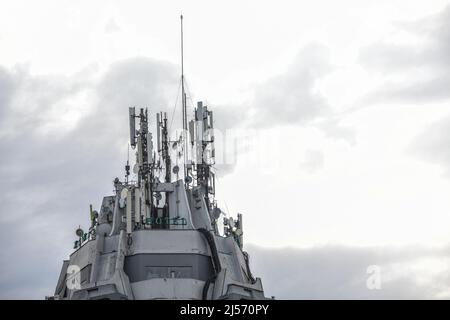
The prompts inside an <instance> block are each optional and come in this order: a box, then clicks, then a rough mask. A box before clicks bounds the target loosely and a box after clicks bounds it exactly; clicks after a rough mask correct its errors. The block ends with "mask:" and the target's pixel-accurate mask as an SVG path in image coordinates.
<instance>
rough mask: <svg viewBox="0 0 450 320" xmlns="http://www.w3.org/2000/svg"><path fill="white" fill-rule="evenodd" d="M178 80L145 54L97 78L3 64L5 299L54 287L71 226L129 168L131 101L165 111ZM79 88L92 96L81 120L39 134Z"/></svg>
mask: <svg viewBox="0 0 450 320" xmlns="http://www.w3.org/2000/svg"><path fill="white" fill-rule="evenodd" d="M81 79H83V80H84V81H81ZM174 79H175V81H174V83H175V84H176V76H175V72H174V69H173V68H172V66H171V65H169V64H165V63H160V62H158V61H154V60H151V59H145V58H134V59H127V60H123V61H120V62H118V63H116V64H113V65H112V66H111V67H110V68H109V70H108V71H107V72H106V73H104V74H103V75H101V76H100V77H99V80H93V79H92V78H90V77H89V76H88V75H87V74H84V75H83V76H81V75H79V74H78V75H74V76H72V77H59V76H39V77H37V76H33V75H32V74H30V73H29V72H27V70H24V69H22V70H19V71H17V70H13V71H8V70H4V69H2V70H0V85H1V88H0V92H1V93H2V94H1V102H2V104H1V113H2V118H1V124H2V129H1V131H0V154H1V155H2V159H1V162H0V173H1V175H2V184H1V185H0V202H1V203H2V207H1V209H0V212H1V213H0V226H1V229H2V230H1V231H2V232H1V233H0V234H1V236H0V237H1V241H2V243H3V245H2V250H1V252H0V265H1V268H2V269H1V271H2V272H1V274H0V286H1V287H2V289H3V290H2V292H1V293H0V297H3V298H23V297H26V298H43V294H44V292H46V293H47V294H51V293H52V290H53V286H54V284H55V281H56V280H57V277H58V274H59V268H60V265H61V263H62V259H63V258H65V257H66V256H67V254H68V252H69V251H70V248H71V245H72V243H73V242H72V241H73V239H74V236H73V230H74V228H76V227H77V226H78V224H79V223H82V225H83V223H87V221H88V219H87V217H88V205H89V203H92V204H94V206H98V205H100V201H101V199H102V197H103V196H104V195H107V194H111V193H112V180H113V179H114V176H113V174H119V175H121V174H122V172H123V164H124V161H125V160H126V144H127V139H128V120H127V117H126V116H124V115H127V113H128V107H129V106H132V105H135V106H142V107H144V106H149V107H150V110H151V111H154V110H155V109H156V108H157V109H156V110H159V109H161V108H162V109H164V106H167V105H168V100H169V99H168V97H167V95H166V94H168V93H169V92H172V90H173V91H175V92H176V87H175V88H173V87H171V84H172V82H173V80H174ZM79 94H89V95H90V97H89V99H87V100H85V101H83V102H84V103H86V104H87V105H86V106H84V107H83V108H82V110H84V111H83V112H82V115H81V119H80V120H79V122H78V123H77V125H76V126H75V128H71V129H69V128H66V129H64V128H62V129H58V130H53V131H50V132H47V133H45V132H44V133H42V132H41V129H42V128H43V126H45V125H47V124H48V122H51V119H52V117H54V115H55V114H56V115H57V116H58V117H60V116H63V115H64V113H65V112H70V111H71V110H70V105H66V101H68V100H72V99H74V98H75V96H78V95H79ZM56 120H57V119H56ZM120 150H123V154H121V153H120V152H121V151H120Z"/></svg>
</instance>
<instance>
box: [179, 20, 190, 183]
mask: <svg viewBox="0 0 450 320" xmlns="http://www.w3.org/2000/svg"><path fill="white" fill-rule="evenodd" d="M180 25H181V103H182V109H183V110H182V113H183V119H182V120H183V135H185V136H184V152H183V159H184V164H183V173H184V177H186V176H187V172H186V162H187V152H188V150H187V145H188V144H187V134H186V132H187V130H188V128H187V110H186V92H185V91H184V51H183V50H184V46H183V15H180Z"/></svg>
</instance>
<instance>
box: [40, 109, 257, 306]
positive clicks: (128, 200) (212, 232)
mask: <svg viewBox="0 0 450 320" xmlns="http://www.w3.org/2000/svg"><path fill="white" fill-rule="evenodd" d="M134 114H135V111H134V109H133V110H130V117H131V115H133V116H134ZM195 114H196V115H197V117H196V120H200V121H197V127H196V128H195V129H196V130H197V132H196V134H195V136H194V135H191V137H192V138H195V141H194V143H195V146H194V150H200V151H201V150H202V148H204V147H205V145H206V144H207V143H209V142H205V141H202V137H203V135H202V132H204V130H207V129H208V128H210V127H212V118H211V119H210V120H211V123H208V128H205V126H204V120H207V119H208V115H209V114H211V112H210V111H208V109H207V106H205V105H203V104H202V103H201V102H199V103H198V108H197V110H196V112H195ZM139 117H140V125H141V127H140V129H139V131H133V130H135V129H134V128H131V133H130V136H131V137H132V139H136V144H137V148H136V150H137V154H136V159H137V161H136V162H137V165H138V167H139V172H138V174H137V181H128V179H127V181H126V182H121V181H119V179H117V178H116V179H115V180H114V188H115V194H114V195H111V196H106V197H104V198H103V201H102V205H101V208H100V210H99V215H98V217H97V218H95V219H93V220H92V227H91V229H90V230H89V232H88V233H87V234H86V237H85V239H84V238H83V239H80V242H79V243H78V244H76V246H75V250H74V252H73V253H72V254H71V255H70V257H69V260H65V261H64V262H63V266H62V269H61V273H60V276H59V279H58V282H57V285H56V289H55V293H54V296H52V297H49V299H265V297H264V291H263V286H262V283H261V280H260V279H259V278H256V279H255V278H254V277H253V276H252V274H251V272H250V267H249V265H248V255H247V254H246V253H245V252H244V251H243V250H242V241H243V231H242V218H241V215H239V218H238V219H237V222H236V223H235V222H233V220H232V219H229V220H226V225H227V228H226V230H225V233H224V234H221V233H220V232H219V231H218V228H217V219H219V218H220V217H221V215H220V214H218V213H220V212H221V211H220V209H219V208H217V206H216V201H215V200H214V198H213V197H214V193H215V192H214V190H211V188H212V189H213V188H214V185H209V186H208V179H210V178H211V177H212V176H213V174H212V172H211V171H210V170H211V165H210V164H207V163H205V162H203V160H202V159H201V158H200V160H198V159H197V161H200V162H197V163H193V161H194V160H190V159H187V161H189V163H187V164H186V163H185V164H182V165H184V166H185V172H188V173H189V176H190V177H194V180H193V181H188V180H186V181H185V180H184V179H183V178H184V177H182V179H176V180H175V181H172V180H171V179H170V181H165V180H167V179H166V177H167V176H163V175H162V174H161V172H163V173H164V171H165V169H163V168H161V167H160V166H159V165H160V164H169V165H171V162H170V158H167V154H166V153H163V152H161V150H163V149H164V148H166V149H165V150H167V144H168V143H169V142H168V141H164V140H162V139H163V138H164V136H163V134H161V133H160V130H166V129H167V128H166V127H164V125H165V123H166V122H167V121H165V119H163V118H162V116H161V117H160V116H159V114H158V116H157V121H158V129H157V130H158V131H157V137H158V141H157V146H158V147H157V150H155V151H156V152H155V157H153V156H152V153H151V152H149V150H152V149H149V148H152V147H151V146H152V145H153V141H151V139H152V135H151V134H148V131H147V130H148V123H147V119H148V118H147V111H145V112H144V111H143V109H141V112H140V116H139ZM139 117H138V118H139ZM160 126H162V127H161V128H160ZM199 131H200V132H199ZM161 132H163V131H161ZM188 138H189V137H188ZM189 142H190V141H189ZM211 143H212V141H211ZM162 157H166V158H164V159H163V158H162ZM192 164H195V165H192ZM178 165H180V164H178ZM170 169H171V170H172V168H170ZM196 171H197V172H196ZM200 171H201V174H200V173H199V172H200ZM180 173H183V170H180ZM177 175H178V174H177ZM200 177H201V178H200ZM162 181H164V182H162ZM205 186H206V187H205ZM124 190H127V192H125V191H124ZM222 218H223V217H222ZM73 267H76V270H79V272H78V273H68V272H69V270H72V271H73ZM73 279H76V280H77V281H75V282H74V281H73ZM74 283H75V284H74Z"/></svg>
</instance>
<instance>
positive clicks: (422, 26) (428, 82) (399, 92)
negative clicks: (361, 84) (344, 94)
mask: <svg viewBox="0 0 450 320" xmlns="http://www.w3.org/2000/svg"><path fill="white" fill-rule="evenodd" d="M395 27H396V33H394V36H393V37H392V38H391V39H389V38H388V39H385V40H382V41H380V42H378V43H374V44H372V45H370V46H367V47H365V48H363V49H362V50H361V53H360V62H361V63H362V65H363V66H365V67H366V68H367V69H368V70H369V71H371V72H378V73H381V74H382V75H383V76H385V77H387V78H386V80H385V81H384V84H383V85H382V86H381V87H380V88H378V89H377V90H375V91H374V92H372V93H370V94H369V95H368V96H367V97H366V98H365V100H364V101H365V102H366V103H377V102H399V101H400V102H408V103H425V102H432V101H443V100H447V99H449V98H450V91H449V90H448V88H449V87H450V76H449V75H448V74H449V71H450V60H449V59H448V57H449V56H450V6H447V7H446V8H445V9H444V10H442V11H441V12H439V13H437V14H434V15H431V16H428V17H426V18H423V19H420V20H418V21H413V22H398V23H396V24H395ZM399 34H401V35H403V38H408V37H409V38H412V40H411V41H410V42H409V43H404V42H399V41H398V40H397V39H398V38H399V37H395V35H399Z"/></svg>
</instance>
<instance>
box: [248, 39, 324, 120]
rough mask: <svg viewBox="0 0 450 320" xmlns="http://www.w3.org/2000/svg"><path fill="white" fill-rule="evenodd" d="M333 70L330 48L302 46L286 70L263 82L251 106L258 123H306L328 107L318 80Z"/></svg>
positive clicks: (253, 116) (320, 114)
mask: <svg viewBox="0 0 450 320" xmlns="http://www.w3.org/2000/svg"><path fill="white" fill-rule="evenodd" d="M331 70H332V67H331V64H330V62H329V52H328V49H327V48H326V47H324V46H321V45H310V46H308V47H306V48H304V49H302V50H301V51H300V52H299V54H298V55H297V57H296V59H295V60H294V62H293V63H291V64H290V65H289V67H288V70H287V71H286V73H284V74H282V75H279V76H276V77H273V78H271V79H269V80H267V81H266V82H265V83H263V84H261V85H260V86H259V87H257V89H256V90H255V93H254V101H253V102H252V107H251V109H250V116H251V117H252V120H251V123H252V124H254V125H255V126H256V127H272V126H276V125H282V124H286V123H288V124H298V123H300V124H301V123H305V122H308V121H310V120H313V119H315V118H317V117H320V116H323V115H324V114H325V113H326V112H327V111H328V109H329V106H328V105H327V102H326V99H325V98H324V97H323V96H322V95H321V94H320V93H318V92H317V90H316V89H317V83H318V81H319V80H321V79H322V78H323V77H324V76H326V75H327V74H328V73H329V72H330V71H331Z"/></svg>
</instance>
